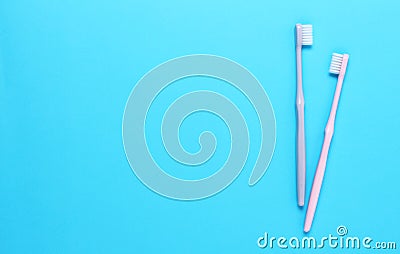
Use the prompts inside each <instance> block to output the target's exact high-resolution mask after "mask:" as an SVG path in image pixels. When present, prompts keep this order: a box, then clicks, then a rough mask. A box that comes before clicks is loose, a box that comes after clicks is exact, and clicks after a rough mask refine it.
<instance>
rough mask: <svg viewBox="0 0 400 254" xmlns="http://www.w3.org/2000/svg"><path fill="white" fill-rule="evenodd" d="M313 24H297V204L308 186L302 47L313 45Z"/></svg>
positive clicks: (302, 199)
mask: <svg viewBox="0 0 400 254" xmlns="http://www.w3.org/2000/svg"><path fill="white" fill-rule="evenodd" d="M312 43H313V35H312V25H301V24H296V65H297V68H296V69H297V96H296V108H297V204H298V205H299V206H304V196H305V188H306V143H305V134H304V95H303V75H302V63H301V62H302V61H301V49H302V48H303V45H312Z"/></svg>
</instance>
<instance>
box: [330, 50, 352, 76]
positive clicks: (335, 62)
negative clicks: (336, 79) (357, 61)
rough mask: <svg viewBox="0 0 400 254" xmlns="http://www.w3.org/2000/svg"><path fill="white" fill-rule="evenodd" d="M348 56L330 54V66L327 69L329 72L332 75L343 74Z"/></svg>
mask: <svg viewBox="0 0 400 254" xmlns="http://www.w3.org/2000/svg"><path fill="white" fill-rule="evenodd" d="M348 58H349V55H347V54H338V53H333V54H332V60H331V66H330V67H329V72H330V73H332V74H340V73H341V72H343V73H344V71H345V69H346V66H347V61H348Z"/></svg>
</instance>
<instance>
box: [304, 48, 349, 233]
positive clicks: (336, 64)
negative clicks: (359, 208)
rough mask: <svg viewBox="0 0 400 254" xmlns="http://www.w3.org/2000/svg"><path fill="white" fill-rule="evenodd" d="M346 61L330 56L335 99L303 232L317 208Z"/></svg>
mask: <svg viewBox="0 0 400 254" xmlns="http://www.w3.org/2000/svg"><path fill="white" fill-rule="evenodd" d="M348 60H349V55H347V54H343V55H342V54H337V53H333V55H332V61H331V66H330V69H329V72H330V73H332V74H336V75H339V76H338V81H337V85H336V91H335V97H334V98H333V102H332V108H331V113H330V115H329V119H328V123H327V124H326V127H325V138H324V144H323V145H322V151H321V155H320V158H319V162H318V166H317V170H316V172H315V176H314V182H313V186H312V189H311V195H310V200H309V202H308V208H307V214H306V220H305V223H304V232H309V231H310V229H311V225H312V222H313V219H314V214H315V209H316V208H317V203H318V197H319V193H320V190H321V185H322V180H323V178H324V174H325V168H326V160H327V159H328V152H329V147H330V144H331V140H332V136H333V131H334V125H335V117H336V110H337V107H338V103H339V98H340V93H341V91H342V85H343V80H344V75H345V73H346V68H347V62H348Z"/></svg>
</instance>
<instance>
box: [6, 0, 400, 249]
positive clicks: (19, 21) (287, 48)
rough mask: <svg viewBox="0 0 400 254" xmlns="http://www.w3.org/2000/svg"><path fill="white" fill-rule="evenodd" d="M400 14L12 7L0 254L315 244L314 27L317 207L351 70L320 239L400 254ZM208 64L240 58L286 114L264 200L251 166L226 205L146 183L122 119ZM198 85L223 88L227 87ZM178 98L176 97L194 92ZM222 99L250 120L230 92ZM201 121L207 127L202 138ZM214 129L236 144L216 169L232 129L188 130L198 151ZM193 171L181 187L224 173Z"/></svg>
mask: <svg viewBox="0 0 400 254" xmlns="http://www.w3.org/2000/svg"><path fill="white" fill-rule="evenodd" d="M399 11H400V3H399V2H397V1H386V2H380V3H378V2H377V1H370V0H367V1H361V0H360V1H348V0H337V1H334V2H324V1H316V0H315V1H307V2H305V1H268V2H266V1H237V2H235V3H233V2H232V1H208V0H206V1H190V2H189V1H146V2H145V1H143V2H142V1H140V2H139V1H126V0H116V1H94V0H84V1H78V0H70V1H44V0H37V1H22V0H19V1H1V2H0V109H1V110H0V121H1V122H0V123H1V125H0V128H1V131H0V253H267V252H272V251H271V250H270V249H264V250H262V249H259V248H258V247H257V244H256V241H257V238H258V237H260V236H262V235H263V234H264V232H269V233H270V235H273V236H281V235H283V236H286V237H291V236H298V237H302V236H303V232H302V226H303V220H304V215H305V209H299V208H298V207H297V205H296V195H295V106H294V102H295V64H294V61H295V59H294V25H295V23H297V22H303V23H312V24H313V25H314V46H313V47H312V48H311V49H307V50H305V51H304V90H305V91H304V92H305V99H306V135H307V162H308V164H307V170H308V172H307V194H308V193H309V190H310V188H311V183H312V178H313V175H314V171H315V168H316V164H317V160H318V157H319V152H320V148H321V145H322V140H323V129H324V127H325V123H326V121H327V118H328V114H329V109H330V103H331V100H332V98H333V92H334V89H335V82H336V79H335V78H334V77H332V76H330V75H329V74H328V68H329V62H330V58H331V53H332V52H339V53H340V52H348V53H349V54H350V65H349V69H348V75H347V77H346V81H345V84H344V88H343V91H342V98H341V101H340V105H339V110H338V117H337V121H336V130H335V131H336V132H335V136H334V139H333V143H332V146H331V151H330V157H329V161H328V165H327V172H326V175H325V181H324V185H323V189H322V192H321V199H320V202H319V206H318V209H317V214H316V218H315V221H314V225H313V228H312V232H311V234H310V235H311V236H315V237H320V236H325V235H328V234H330V233H332V234H335V232H336V227H337V226H339V225H345V226H347V228H348V230H349V235H354V236H360V237H362V236H367V235H368V236H371V237H372V238H374V239H376V240H377V241H397V244H398V245H399V244H400V231H399V228H400V220H399V217H398V216H399V214H400V205H399V194H400V188H399V179H400V170H399V165H400V156H399V152H400V137H399V131H400V118H399V115H400V107H399V105H398V103H399V100H400V86H399V84H400V76H399V67H400V66H399V59H400V53H399V52H400V50H399V45H400V36H399V33H398V30H399V29H398V25H399V23H400V17H399V14H398V13H399ZM196 53H207V54H215V55H221V56H224V57H228V58H230V59H232V60H234V61H237V62H239V63H240V64H242V65H243V66H245V67H246V68H248V69H249V70H250V71H251V72H252V73H253V74H254V75H255V76H256V77H257V78H258V80H259V81H260V82H261V83H262V84H263V86H264V88H265V89H266V91H267V93H268V95H269V98H270V100H271V102H272V104H273V107H274V110H275V115H276V121H277V122H276V125H277V143H276V149H275V154H274V157H273V159H272V162H271V164H270V167H269V169H268V171H267V173H266V175H265V176H264V177H263V179H262V180H261V181H260V182H259V183H258V184H257V185H255V186H254V187H249V186H248V185H247V180H248V177H249V175H250V172H251V169H252V165H253V164H252V160H253V162H254V159H255V157H254V154H253V153H252V155H250V157H249V163H248V164H247V165H246V167H245V169H244V170H243V171H242V173H241V175H240V176H239V177H238V178H237V180H236V181H235V182H233V184H232V185H230V186H229V187H228V188H227V189H226V190H224V191H223V192H221V193H219V194H217V195H215V196H213V197H211V198H208V199H205V200H201V201H195V202H182V201H175V200H170V199H167V198H164V197H162V196H160V195H158V194H155V193H154V192H152V191H150V190H149V189H147V188H146V187H145V186H144V185H143V184H141V182H140V181H139V180H138V179H137V178H136V176H135V175H134V174H133V173H132V171H131V169H130V167H129V165H128V163H127V160H126V158H125V154H124V150H123V145H122V137H121V134H122V133H121V127H122V115H123V110H124V106H125V102H126V100H127V98H128V96H129V93H130V91H131V90H132V88H133V87H134V85H135V83H136V82H137V81H138V80H139V79H140V78H141V77H142V76H143V75H144V74H145V73H146V72H147V71H149V70H150V69H151V68H153V67H154V66H156V65H158V64H160V63H162V62H164V61H166V60H168V59H171V58H175V57H178V56H182V55H187V54H196ZM184 82H192V81H190V80H185V81H184ZM193 82H196V83H197V84H198V86H199V87H200V88H207V86H208V87H211V88H212V82H215V81H210V82H207V80H200V79H198V80H193ZM181 87H182V86H181ZM183 87H184V86H183ZM171 89H172V90H170V91H167V92H170V93H171V96H175V95H176V96H178V94H179V93H176V91H183V90H179V85H177V88H176V90H175V91H174V90H173V89H174V88H171ZM222 92H226V93H227V94H226V96H228V97H229V95H233V98H234V99H233V100H237V101H239V102H238V103H242V104H243V105H244V106H246V105H245V104H246V102H243V100H242V99H241V98H240V96H239V95H238V96H235V93H236V92H235V91H231V88H229V87H228V88H226V91H225V90H224V91H222ZM163 98H164V99H163ZM170 99H171V97H170V96H168V95H165V96H164V97H160V100H159V102H160V103H161V104H162V103H166V105H164V106H160V108H163V107H166V106H167V104H168V101H169V100H170ZM243 111H244V112H247V111H251V108H248V109H246V108H245V109H243ZM160 114H161V113H160ZM203 117H206V118H207V119H211V120H210V122H209V124H204V123H201V124H198V120H202V119H203ZM249 117H251V113H249ZM154 119H156V118H154ZM154 121H157V120H154ZM249 121H250V122H249V123H251V121H252V120H249ZM249 125H250V124H249ZM152 126H153V127H152ZM154 126H156V125H151V126H150V127H149V128H154V133H155V135H154V138H153V141H152V142H153V145H152V147H153V148H152V149H154V150H153V154H155V156H158V155H160V158H159V159H160V160H161V161H160V162H159V163H160V164H163V163H164V164H165V165H168V164H169V163H173V162H171V161H168V158H165V156H164V155H162V153H163V152H164V150H162V149H160V148H157V147H158V146H157V135H159V134H158V130H159V128H158V127H157V126H156V127H154ZM195 126H197V127H196V128H194V127H195ZM204 128H207V129H208V128H209V129H212V130H213V131H214V132H215V133H216V135H217V136H218V135H222V136H221V137H220V138H221V141H220V139H219V147H218V149H221V151H220V155H218V156H216V162H215V165H217V166H218V165H220V164H219V163H220V162H221V161H223V160H224V156H225V155H226V150H224V149H226V147H228V145H229V140H228V141H227V140H224V137H225V136H226V134H227V130H226V127H225V126H224V125H223V124H222V123H221V122H220V120H218V119H215V118H213V117H211V118H210V116H205V115H201V114H200V115H199V116H193V118H192V119H188V122H187V123H185V124H184V125H183V126H182V133H181V135H182V136H181V137H182V140H183V141H182V142H183V143H184V145H185V147H186V148H187V149H188V150H190V151H196V149H197V144H196V141H197V135H198V131H201V130H203V129H204ZM251 138H253V139H254V140H256V139H257V128H255V130H253V132H252V134H251ZM225 141H226V142H225ZM253 144H254V145H257V142H256V141H254V143H253ZM157 149H158V150H157ZM252 149H255V151H257V147H256V148H252ZM171 165H173V164H171ZM186 170H188V169H186ZM189 170H192V172H193V174H190V173H188V172H186V171H182V170H181V169H180V168H179V167H176V170H175V168H174V167H172V168H170V171H169V173H171V174H176V175H177V176H181V177H187V178H196V177H201V176H203V174H204V175H208V174H210V173H211V172H213V170H215V168H214V167H210V168H206V169H204V170H208V171H205V173H204V172H202V171H201V170H200V171H199V170H198V169H189ZM196 170H197V171H196ZM175 171H176V172H175ZM307 200H308V195H307ZM273 251H274V252H275V251H276V252H282V253H289V252H292V251H291V250H278V249H274V250H273ZM325 251H328V253H330V252H335V253H336V252H337V253H339V252H340V250H336V251H333V250H329V249H326V250H325ZM297 252H298V253H305V252H307V253H308V252H309V251H308V250H300V251H297ZM316 252H318V253H323V252H324V250H317V251H316ZM348 252H352V251H348ZM354 252H355V253H356V252H357V253H358V252H359V251H354ZM371 252H372V251H371ZM392 252H394V251H392ZM325 253H326V252H325Z"/></svg>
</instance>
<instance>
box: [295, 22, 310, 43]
mask: <svg viewBox="0 0 400 254" xmlns="http://www.w3.org/2000/svg"><path fill="white" fill-rule="evenodd" d="M312 30H313V29H312V25H302V24H297V25H296V34H297V45H302V46H311V45H312V44H313V31H312Z"/></svg>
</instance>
